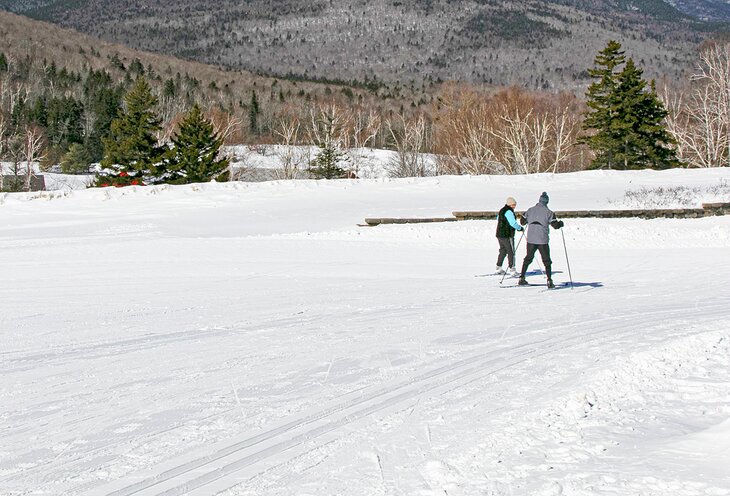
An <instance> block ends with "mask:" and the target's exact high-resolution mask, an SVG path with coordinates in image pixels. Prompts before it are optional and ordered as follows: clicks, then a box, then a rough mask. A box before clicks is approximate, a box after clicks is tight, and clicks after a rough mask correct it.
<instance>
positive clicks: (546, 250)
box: [520, 243, 553, 279]
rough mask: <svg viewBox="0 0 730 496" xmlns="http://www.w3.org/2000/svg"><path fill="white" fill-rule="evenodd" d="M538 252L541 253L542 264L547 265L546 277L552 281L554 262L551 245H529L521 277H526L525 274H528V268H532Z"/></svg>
mask: <svg viewBox="0 0 730 496" xmlns="http://www.w3.org/2000/svg"><path fill="white" fill-rule="evenodd" d="M536 251H539V252H540V257H541V258H542V263H543V264H544V265H545V275H547V278H548V279H552V278H553V262H552V260H550V245H533V244H532V243H527V255H525V261H524V262H522V272H521V273H520V276H521V277H525V274H527V267H529V266H530V264H531V263H532V259H533V258H535V252H536Z"/></svg>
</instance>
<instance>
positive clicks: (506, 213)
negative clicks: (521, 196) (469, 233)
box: [497, 196, 523, 277]
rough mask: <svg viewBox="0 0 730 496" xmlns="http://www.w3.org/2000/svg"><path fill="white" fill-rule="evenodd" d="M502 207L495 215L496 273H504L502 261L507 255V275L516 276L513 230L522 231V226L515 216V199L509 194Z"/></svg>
mask: <svg viewBox="0 0 730 496" xmlns="http://www.w3.org/2000/svg"><path fill="white" fill-rule="evenodd" d="M504 203H505V204H504V207H502V210H500V211H499V214H498V215H497V241H499V255H497V274H504V272H505V271H504V270H502V263H503V262H504V258H505V257H507V263H508V264H509V268H508V269H507V272H508V273H509V275H511V276H513V277H516V276H517V270H516V269H515V231H522V230H523V228H522V226H521V225H520V224H519V223H518V222H517V219H516V218H515V207H516V206H517V201H516V200H515V199H514V198H512V197H511V196H510V197H509V198H507V200H506V201H505V202H504Z"/></svg>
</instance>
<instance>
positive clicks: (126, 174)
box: [97, 76, 164, 186]
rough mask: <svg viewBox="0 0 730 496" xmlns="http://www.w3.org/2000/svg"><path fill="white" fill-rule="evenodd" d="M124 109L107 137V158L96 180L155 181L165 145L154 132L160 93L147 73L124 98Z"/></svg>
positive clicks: (121, 182)
mask: <svg viewBox="0 0 730 496" xmlns="http://www.w3.org/2000/svg"><path fill="white" fill-rule="evenodd" d="M124 101H125V103H126V106H125V109H124V111H123V112H122V113H121V115H120V116H119V117H117V118H116V119H114V120H113V121H112V123H111V130H110V134H109V137H107V138H104V140H103V142H104V158H103V159H102V160H101V167H102V171H101V173H100V175H99V178H98V179H97V184H100V185H103V184H107V185H114V186H124V185H128V184H140V183H142V182H154V181H155V175H157V174H159V173H160V171H159V170H157V168H158V166H159V165H158V164H159V162H160V160H161V158H162V154H163V153H164V149H163V148H162V147H160V146H158V144H157V137H156V136H155V133H156V132H157V131H159V130H160V124H161V122H162V120H161V119H160V118H159V117H158V116H157V114H156V113H155V107H156V106H157V97H155V96H154V95H153V94H152V89H151V88H150V85H149V83H148V82H147V80H146V79H145V78H144V77H141V76H140V77H138V78H137V80H136V81H135V83H134V86H133V87H132V89H131V90H130V91H129V93H127V95H126V96H125V98H124Z"/></svg>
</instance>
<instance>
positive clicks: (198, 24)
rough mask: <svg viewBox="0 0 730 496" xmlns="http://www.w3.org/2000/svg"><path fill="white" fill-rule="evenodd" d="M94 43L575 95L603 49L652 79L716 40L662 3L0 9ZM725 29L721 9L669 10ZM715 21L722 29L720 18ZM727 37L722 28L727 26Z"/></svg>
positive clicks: (257, 3) (110, 2) (35, 4)
mask: <svg viewBox="0 0 730 496" xmlns="http://www.w3.org/2000/svg"><path fill="white" fill-rule="evenodd" d="M3 5H4V6H5V8H7V9H10V10H14V11H17V12H23V13H25V14H26V15H29V16H33V17H35V18H38V19H43V20H49V21H52V22H55V23H58V24H61V25H63V26H67V27H71V28H74V29H77V30H80V31H83V32H86V33H89V34H93V35H95V36H99V37H101V38H103V39H106V40H110V41H114V42H119V43H123V44H125V45H129V46H132V47H136V48H142V49H145V50H151V51H155V52H158V53H166V54H172V55H175V56H178V57H181V58H186V59H194V60H198V61H202V62H206V63H210V64H216V65H220V66H225V67H229V68H233V69H247V70H250V71H254V72H261V73H265V74H269V75H278V76H280V77H282V76H287V75H289V76H295V77H301V78H306V79H348V80H349V79H355V80H359V81H365V80H373V79H376V80H385V81H391V82H392V81H399V82H401V83H404V82H405V83H410V82H411V81H416V82H421V81H430V80H436V81H438V80H459V81H468V82H474V83H487V84H494V85H510V84H519V85H522V86H525V87H528V88H533V89H537V88H568V89H570V88H574V87H576V86H583V85H585V83H586V78H585V76H586V74H585V67H587V66H588V65H590V62H591V57H592V54H594V53H595V52H596V51H598V50H600V48H601V47H602V46H603V45H605V43H606V42H607V41H608V40H609V39H620V40H622V41H623V43H624V46H626V47H627V49H629V50H630V51H631V52H632V53H633V54H634V55H635V57H636V59H637V61H638V62H640V63H641V64H642V65H643V66H644V67H646V70H647V74H649V75H650V76H652V77H656V76H659V75H666V76H669V77H675V76H678V75H679V74H681V73H682V71H684V70H686V68H687V66H688V64H689V63H690V61H691V60H692V58H693V56H694V55H693V50H694V47H695V46H696V44H697V43H698V42H700V41H701V40H703V39H705V38H706V37H708V34H709V33H710V32H715V31H717V30H722V29H724V28H723V26H722V25H718V24H717V23H708V22H700V21H698V20H697V19H696V18H693V17H692V16H690V15H688V14H686V13H683V12H682V11H680V10H678V9H677V8H675V7H674V6H672V5H671V4H669V3H666V2H663V1H661V0H634V1H631V2H629V1H624V0H621V1H616V2H613V1H612V2H607V1H590V2H586V1H583V0H559V1H550V2H538V1H533V0H520V1H517V2H514V1H512V2H507V1H500V0H478V1H477V0H457V1H453V0H373V1H368V2H362V1H360V0H342V1H338V2H333V1H331V0H330V1H327V0H313V1H311V2H299V1H293V0H276V1H273V2H271V1H268V0H266V1H264V0H251V1H247V2H243V3H242V2H235V1H232V0H222V1H220V2H216V3H215V8H211V4H210V3H209V2H206V1H203V0H184V1H180V2H172V3H170V2H162V3H161V2H156V1H152V0H125V1H118V0H100V1H94V2H91V1H87V0H73V1H56V2H45V1H20V2H18V1H13V0H4V3H3ZM677 6H678V7H682V8H683V10H684V11H686V12H690V11H691V12H695V13H696V14H697V15H700V14H703V15H710V17H711V18H712V19H715V20H719V21H721V20H723V19H724V20H725V21H727V20H729V19H730V12H728V11H729V10H730V8H728V7H727V4H723V3H722V2H709V1H702V2H700V1H687V0H683V1H682V2H678V3H677ZM723 16H724V17H723ZM725 27H726V26H725Z"/></svg>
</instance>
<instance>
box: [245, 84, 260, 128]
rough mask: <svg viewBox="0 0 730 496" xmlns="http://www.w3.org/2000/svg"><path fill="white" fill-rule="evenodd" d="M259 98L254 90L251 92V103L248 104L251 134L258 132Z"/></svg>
mask: <svg viewBox="0 0 730 496" xmlns="http://www.w3.org/2000/svg"><path fill="white" fill-rule="evenodd" d="M260 111H261V109H260V108H259V99H258V97H257V96H256V92H255V91H252V92H251V103H250V104H249V106H248V123H249V128H250V129H251V134H254V135H256V134H258V132H259V112H260Z"/></svg>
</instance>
